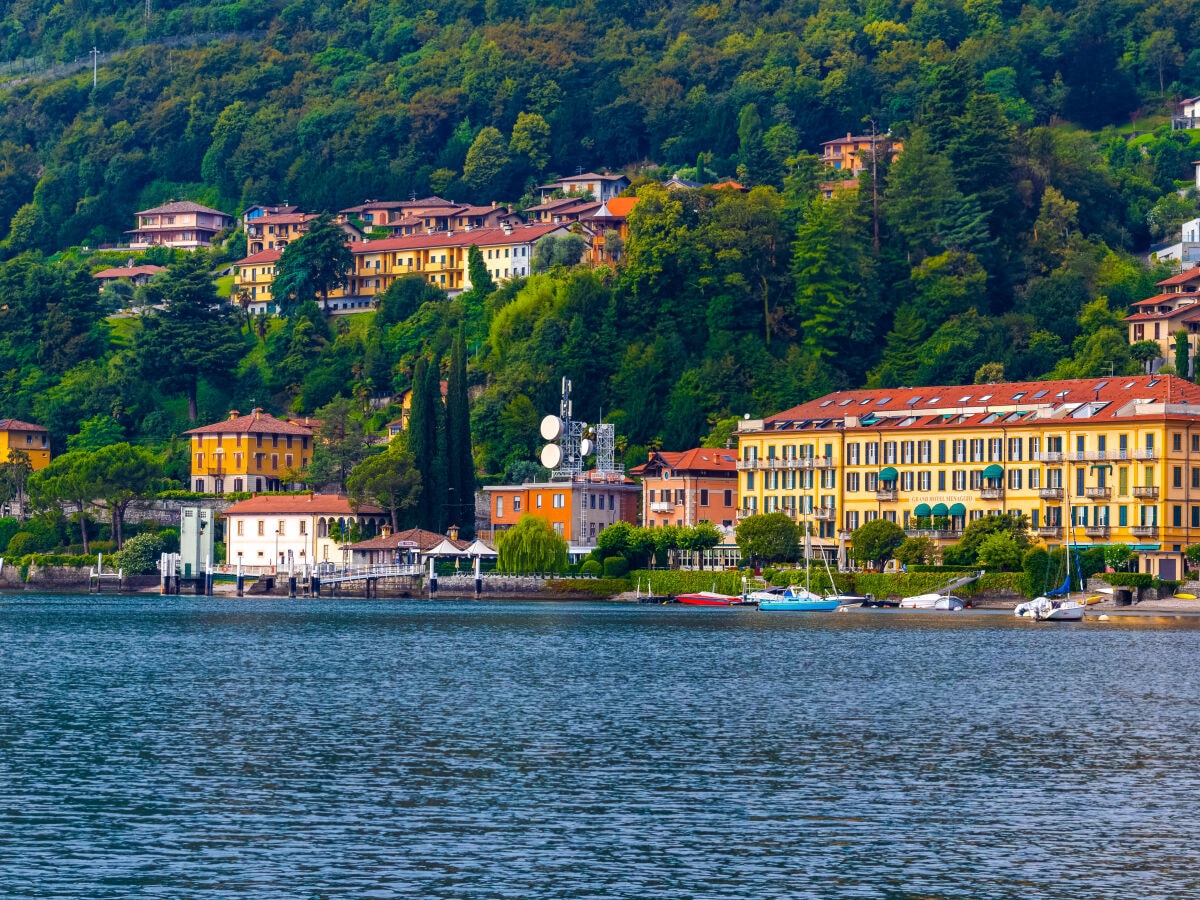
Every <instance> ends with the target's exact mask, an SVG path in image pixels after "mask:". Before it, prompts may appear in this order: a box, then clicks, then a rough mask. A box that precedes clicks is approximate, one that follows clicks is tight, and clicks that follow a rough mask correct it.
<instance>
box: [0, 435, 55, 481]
mask: <svg viewBox="0 0 1200 900" xmlns="http://www.w3.org/2000/svg"><path fill="white" fill-rule="evenodd" d="M10 450H20V451H21V452H23V453H25V454H26V455H28V457H29V462H30V464H31V465H32V466H33V471H35V472H36V471H38V470H39V469H44V468H46V466H48V465H50V436H49V434H48V433H47V432H45V431H0V462H8V454H9V451H10Z"/></svg>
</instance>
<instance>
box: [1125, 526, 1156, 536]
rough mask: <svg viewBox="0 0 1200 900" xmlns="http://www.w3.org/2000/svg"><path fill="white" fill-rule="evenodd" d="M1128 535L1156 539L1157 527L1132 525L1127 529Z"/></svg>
mask: <svg viewBox="0 0 1200 900" xmlns="http://www.w3.org/2000/svg"><path fill="white" fill-rule="evenodd" d="M1129 533H1130V534H1132V535H1133V536H1134V537H1139V538H1156V537H1158V526H1157V525H1133V526H1131V527H1130V529H1129Z"/></svg>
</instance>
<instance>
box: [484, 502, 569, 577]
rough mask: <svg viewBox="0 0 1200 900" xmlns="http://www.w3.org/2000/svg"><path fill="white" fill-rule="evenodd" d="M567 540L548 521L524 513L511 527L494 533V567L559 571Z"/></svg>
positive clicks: (519, 570) (514, 569)
mask: <svg viewBox="0 0 1200 900" xmlns="http://www.w3.org/2000/svg"><path fill="white" fill-rule="evenodd" d="M567 549H568V548H567V542H566V541H565V540H564V539H563V537H562V536H561V535H559V534H556V533H555V531H554V529H553V528H552V527H551V526H550V523H549V522H547V521H546V520H545V519H539V518H537V517H535V516H532V515H529V514H528V513H526V514H525V515H523V516H521V518H520V520H519V521H518V522H517V524H516V525H514V526H513V527H512V528H509V529H507V530H505V531H501V532H498V533H497V534H496V552H497V553H498V554H499V556H498V558H497V560H496V568H497V569H498V570H499V571H501V572H513V573H518V574H519V573H533V572H561V571H563V570H564V569H565V568H566V567H567Z"/></svg>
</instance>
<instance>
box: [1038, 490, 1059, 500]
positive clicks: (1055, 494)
mask: <svg viewBox="0 0 1200 900" xmlns="http://www.w3.org/2000/svg"><path fill="white" fill-rule="evenodd" d="M1038 496H1039V497H1041V498H1042V499H1043V500H1061V499H1062V498H1063V489H1062V488H1060V487H1044V488H1038Z"/></svg>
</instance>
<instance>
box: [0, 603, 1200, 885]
mask: <svg viewBox="0 0 1200 900" xmlns="http://www.w3.org/2000/svg"><path fill="white" fill-rule="evenodd" d="M1198 650H1200V620H1195V619H1183V618H1176V619H1153V620H1149V619H1148V620H1137V621H1122V622H1112V623H1105V624H1101V623H1095V622H1085V623H1083V624H1080V625H1046V624H1041V625H1039V624H1036V623H1032V622H1024V621H1018V620H1015V619H1014V618H1013V617H1012V616H1011V615H1007V614H987V613H957V614H936V613H933V614H930V613H919V612H913V613H909V612H897V611H862V612H851V613H846V614H803V613H801V614H790V615H789V614H786V613H779V614H768V613H761V612H757V611H754V610H728V609H725V610H722V609H694V608H681V607H647V606H625V605H611V604H599V603H597V604H518V603H473V602H454V601H440V602H423V601H370V602H367V601H323V602H322V601H308V600H260V599H255V600H241V601H238V600H233V599H220V598H194V599H193V598H182V599H181V598H159V597H157V596H153V597H134V598H112V597H105V598H94V597H85V596H74V597H37V596H27V595H6V596H3V597H0V896H4V897H55V898H60V897H78V898H107V897H130V896H138V897H164V898H192V897H203V898H235V897H236V898H244V897H288V898H292V897H297V898H332V897H368V898H384V897H436V898H467V897H469V898H477V897H478V898H493V897H497V898H508V897H511V898H601V897H619V898H641V897H645V898H711V897H729V898H735V897H736V898H742V897H745V898H768V897H821V898H824V897H853V898H860V897H861V898H889V900H891V898H908V897H912V898H917V897H981V898H987V897H996V898H1007V897H1013V898H1017V897H1020V898H1026V897H1089V898H1090V897H1113V898H1117V897H1120V898H1132V897H1139V898H1140V897H1168V896H1176V897H1178V896H1185V895H1188V894H1191V895H1192V896H1195V895H1196V894H1197V892H1198V891H1200V852H1198V845H1200V815H1198V814H1197V797H1198V789H1200V776H1198V775H1197V771H1196V761H1197V759H1198V758H1200V652H1197V651H1198Z"/></svg>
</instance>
